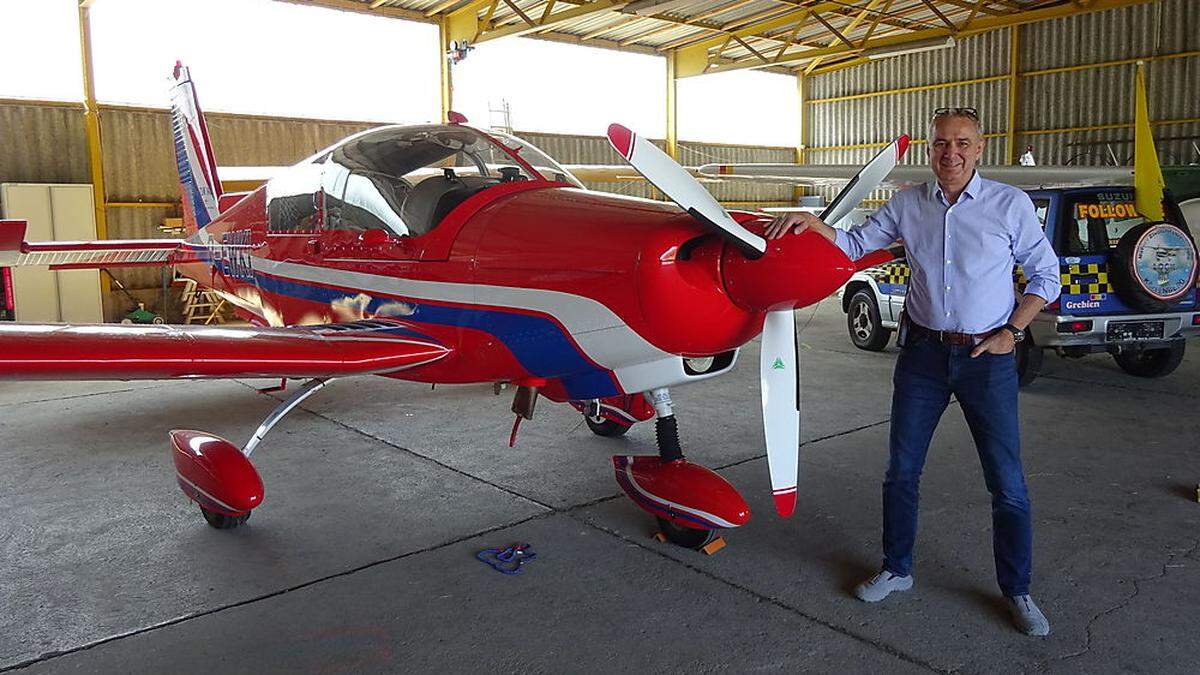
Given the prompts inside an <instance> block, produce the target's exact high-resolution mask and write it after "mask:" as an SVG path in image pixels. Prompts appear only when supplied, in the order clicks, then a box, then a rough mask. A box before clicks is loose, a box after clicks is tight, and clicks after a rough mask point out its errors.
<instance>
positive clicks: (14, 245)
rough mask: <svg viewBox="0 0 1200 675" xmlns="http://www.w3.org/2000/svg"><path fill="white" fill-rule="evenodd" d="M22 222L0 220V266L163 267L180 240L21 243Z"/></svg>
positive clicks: (169, 261) (177, 248) (22, 237)
mask: <svg viewBox="0 0 1200 675" xmlns="http://www.w3.org/2000/svg"><path fill="white" fill-rule="evenodd" d="M25 227H26V222H25V221H24V220H0V267H20V266H28V265H48V266H49V267H50V269H59V270H61V269H93V268H97V267H141V266H146V265H167V264H170V263H171V255H172V254H173V253H174V252H175V251H177V250H179V247H180V246H182V245H183V240H181V239H104V240H100V241H41V242H28V241H25Z"/></svg>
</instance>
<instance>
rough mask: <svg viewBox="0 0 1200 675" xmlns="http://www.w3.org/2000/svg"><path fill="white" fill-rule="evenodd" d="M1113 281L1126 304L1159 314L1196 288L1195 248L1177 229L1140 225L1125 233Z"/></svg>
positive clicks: (1165, 225)
mask: <svg viewBox="0 0 1200 675" xmlns="http://www.w3.org/2000/svg"><path fill="white" fill-rule="evenodd" d="M1112 263H1113V264H1112V270H1111V271H1112V281H1113V286H1114V287H1115V288H1116V290H1117V292H1118V293H1120V294H1121V298H1122V299H1123V300H1125V302H1126V304H1128V305H1130V306H1132V307H1134V308H1135V309H1139V310H1142V311H1145V312H1162V311H1165V310H1168V309H1170V308H1171V307H1173V306H1174V305H1175V304H1177V303H1178V302H1179V301H1180V300H1183V299H1184V298H1186V297H1188V295H1189V294H1190V293H1191V292H1192V291H1193V289H1194V288H1195V286H1196V269H1197V260H1196V245H1195V243H1193V242H1192V238H1191V236H1190V235H1189V234H1188V233H1187V232H1185V231H1184V230H1183V229H1181V228H1180V227H1179V226H1177V225H1173V224H1171V223H1166V222H1156V223H1143V224H1142V225H1138V226H1137V227H1135V228H1133V229H1131V230H1129V231H1128V232H1126V233H1125V236H1123V237H1121V241H1119V242H1118V243H1117V248H1116V250H1115V251H1114V255H1113V260H1112Z"/></svg>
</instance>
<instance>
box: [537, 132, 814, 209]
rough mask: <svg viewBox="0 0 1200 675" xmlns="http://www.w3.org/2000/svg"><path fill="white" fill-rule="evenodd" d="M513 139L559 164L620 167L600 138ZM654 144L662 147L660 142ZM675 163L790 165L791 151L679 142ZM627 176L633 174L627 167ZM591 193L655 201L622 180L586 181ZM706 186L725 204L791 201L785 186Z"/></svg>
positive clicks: (641, 185) (641, 187)
mask: <svg viewBox="0 0 1200 675" xmlns="http://www.w3.org/2000/svg"><path fill="white" fill-rule="evenodd" d="M516 135H517V136H520V137H521V138H523V139H525V140H527V141H529V142H530V143H533V144H534V145H536V146H537V147H538V148H540V149H541V150H542V151H544V152H545V153H546V154H548V155H550V156H551V157H553V158H554V159H556V160H558V161H560V162H562V163H563V164H608V165H613V164H616V165H620V164H624V160H623V159H621V156H620V155H618V154H617V152H616V150H613V148H612V145H611V144H609V142H608V138H606V137H604V136H568V135H562V134H547V133H539V132H536V131H517V132H516ZM654 143H655V144H656V145H658V146H659V147H660V148H661V147H663V144H664V142H663V141H662V140H655V141H654ZM679 161H680V163H681V164H683V165H685V166H699V165H701V164H710V163H732V162H794V161H796V150H795V148H776V147H754V146H745V145H722V144H717V143H699V142H695V141H687V140H681V141H679ZM629 174H630V175H637V173H636V172H635V171H634V170H633V169H632V168H631V169H629ZM586 184H587V186H588V187H589V188H591V189H593V190H604V191H606V192H616V193H618V194H625V195H633V196H635V197H646V198H655V197H656V196H661V195H656V191H655V190H654V189H653V188H651V187H650V185H649V184H648V183H646V182H645V181H640V180H638V181H622V182H619V183H595V182H588V183H586ZM707 187H708V188H709V189H710V190H711V191H712V193H713V194H714V195H715V196H716V198H717V199H719V200H721V201H726V202H739V203H744V202H786V201H789V200H791V197H792V191H791V188H789V187H787V186H780V185H761V184H752V183H744V182H729V183H708V184H707Z"/></svg>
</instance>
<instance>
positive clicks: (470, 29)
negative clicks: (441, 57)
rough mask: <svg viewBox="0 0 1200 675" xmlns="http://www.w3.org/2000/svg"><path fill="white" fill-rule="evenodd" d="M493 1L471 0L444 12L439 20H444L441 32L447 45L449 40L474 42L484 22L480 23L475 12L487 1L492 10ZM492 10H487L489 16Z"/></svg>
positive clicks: (494, 0)
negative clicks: (443, 27) (448, 11)
mask: <svg viewBox="0 0 1200 675" xmlns="http://www.w3.org/2000/svg"><path fill="white" fill-rule="evenodd" d="M495 2H496V0H471V2H468V3H467V4H465V5H463V6H462V7H459V8H458V9H456V10H454V11H453V12H450V13H449V14H446V15H445V16H444V17H443V18H442V19H441V21H444V22H445V29H444V31H443V32H444V33H445V42H446V45H449V44H450V41H451V40H454V41H457V42H463V41H466V42H469V43H471V44H474V43H475V40H476V38H477V37H479V33H480V32H481V31H482V30H483V23H486V20H485V21H484V22H482V23H481V22H480V21H479V15H478V14H477V12H478V11H479V8H480V7H483V6H484V5H487V4H489V3H490V4H492V5H493V8H492V10H494V9H495V7H494V5H495ZM492 10H489V11H488V16H489V17H490V16H491V13H492Z"/></svg>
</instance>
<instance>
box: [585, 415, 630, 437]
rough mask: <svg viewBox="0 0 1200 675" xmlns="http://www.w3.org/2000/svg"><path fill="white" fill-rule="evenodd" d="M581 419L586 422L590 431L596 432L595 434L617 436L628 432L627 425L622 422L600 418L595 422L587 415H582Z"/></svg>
mask: <svg viewBox="0 0 1200 675" xmlns="http://www.w3.org/2000/svg"><path fill="white" fill-rule="evenodd" d="M583 421H585V422H587V425H588V428H589V429H591V430H592V433H593V434H596V435H597V436H605V437H608V438H617V437H619V436H624V435H625V434H626V433H628V432H629V427H627V426H625V425H624V424H617V423H616V422H614V421H612V420H600V421H599V422H597V421H595V420H593V419H592V418H590V417H588V416H587V415H584V416H583Z"/></svg>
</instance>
